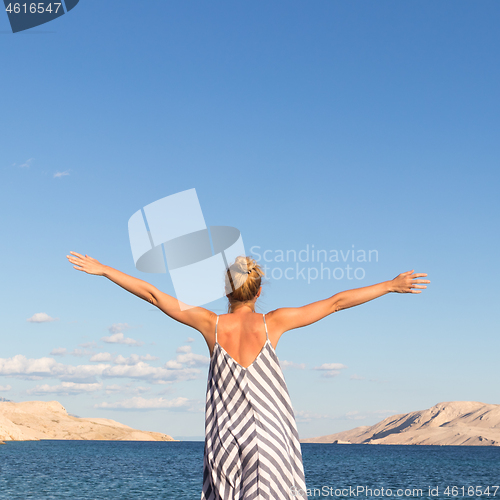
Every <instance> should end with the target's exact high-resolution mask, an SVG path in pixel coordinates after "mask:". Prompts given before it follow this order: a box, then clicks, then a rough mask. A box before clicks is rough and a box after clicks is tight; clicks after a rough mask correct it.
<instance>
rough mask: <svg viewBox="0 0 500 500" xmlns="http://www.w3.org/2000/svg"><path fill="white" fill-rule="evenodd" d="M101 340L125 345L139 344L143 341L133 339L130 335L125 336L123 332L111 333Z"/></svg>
mask: <svg viewBox="0 0 500 500" xmlns="http://www.w3.org/2000/svg"><path fill="white" fill-rule="evenodd" d="M101 340H102V341H103V342H106V343H108V344H125V345H136V346H141V345H142V344H144V342H140V341H138V340H134V339H132V338H130V337H125V336H124V335H123V333H113V334H112V335H110V336H109V337H102V338H101Z"/></svg>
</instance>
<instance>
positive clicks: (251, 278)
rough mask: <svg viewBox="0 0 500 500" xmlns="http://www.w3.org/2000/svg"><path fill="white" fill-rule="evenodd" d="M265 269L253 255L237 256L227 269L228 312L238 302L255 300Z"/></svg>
mask: <svg viewBox="0 0 500 500" xmlns="http://www.w3.org/2000/svg"><path fill="white" fill-rule="evenodd" d="M263 276H264V271H262V268H261V267H260V266H259V264H257V262H256V261H255V260H254V259H252V257H243V256H240V257H236V260H235V261H234V263H233V264H232V265H231V266H229V269H228V270H227V271H226V282H225V287H226V296H227V298H228V300H229V304H228V308H227V310H228V312H231V310H232V309H233V306H234V305H236V304H237V303H238V302H240V303H241V302H248V301H249V300H253V299H254V298H255V296H256V295H257V293H258V292H259V288H260V286H261V282H262V277H263Z"/></svg>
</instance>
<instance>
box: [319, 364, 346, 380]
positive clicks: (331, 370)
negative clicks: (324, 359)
mask: <svg viewBox="0 0 500 500" xmlns="http://www.w3.org/2000/svg"><path fill="white" fill-rule="evenodd" d="M344 368H347V366H345V365H343V364H342V363H323V364H322V365H321V366H315V367H314V369H315V370H320V371H322V372H323V373H322V374H321V376H322V377H336V376H337V375H338V374H339V373H340V370H343V369H344Z"/></svg>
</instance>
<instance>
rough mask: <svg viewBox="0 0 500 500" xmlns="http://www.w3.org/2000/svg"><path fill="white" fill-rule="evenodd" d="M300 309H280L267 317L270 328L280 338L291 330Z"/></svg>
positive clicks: (270, 312)
mask: <svg viewBox="0 0 500 500" xmlns="http://www.w3.org/2000/svg"><path fill="white" fill-rule="evenodd" d="M298 309H299V308H297V307H280V308H278V309H274V310H273V311H269V312H268V313H267V314H266V315H265V316H266V322H267V324H268V326H269V327H270V328H271V329H272V331H273V332H274V333H275V334H277V335H278V338H279V336H281V335H282V334H283V333H285V332H286V331H288V330H290V329H291V328H290V327H291V326H292V325H293V324H294V321H293V320H294V318H296V317H297V316H298V315H299V314H300V313H299V311H298Z"/></svg>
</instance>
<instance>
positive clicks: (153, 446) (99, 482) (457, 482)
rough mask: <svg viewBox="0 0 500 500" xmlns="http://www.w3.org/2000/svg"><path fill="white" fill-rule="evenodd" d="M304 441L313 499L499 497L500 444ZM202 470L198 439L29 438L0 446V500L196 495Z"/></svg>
mask: <svg viewBox="0 0 500 500" xmlns="http://www.w3.org/2000/svg"><path fill="white" fill-rule="evenodd" d="M301 446H302V454H303V460H304V469H305V473H306V483H307V487H308V489H309V498H310V499H315V498H372V499H373V498H392V497H394V498H439V499H453V498H480V497H481V498H488V499H491V500H496V499H498V500H500V488H498V489H497V490H496V494H495V489H494V488H493V487H494V486H495V485H497V486H498V485H500V447H474V446H467V447H465V446H463V447H459V446H446V447H443V446H438V447H434V446H391V445H379V446H371V445H327V444H326V445H325V444H312V443H304V444H302V445H301ZM202 473H203V442H201V441H198V442H193V441H184V442H173V443H171V442H170V443H169V442H145V443H142V442H116V441H111V442H110V441H107V442H102V441H31V442H10V443H7V444H6V445H2V446H0V499H2V500H3V499H9V500H15V499H23V500H25V499H28V498H33V499H37V500H44V499H63V498H71V499H72V500H79V499H82V500H86V499H89V500H101V499H102V500H104V499H106V500H115V499H120V500H123V499H126V500H135V499H141V500H142V499H155V500H156V499H169V500H177V499H179V500H190V499H193V500H199V499H200V495H201V480H202ZM429 486H430V487H432V488H436V487H438V488H439V489H438V492H437V493H438V495H437V496H434V495H432V496H431V495H429ZM453 486H455V487H456V489H455V490H453V489H452V488H453ZM476 486H477V487H481V488H482V490H483V491H485V489H486V487H487V486H489V487H490V489H489V495H487V494H483V495H482V496H480V495H478V494H476V493H475V490H474V492H473V490H472V489H469V490H468V489H467V488H468V487H474V488H475V487H476ZM446 487H450V488H449V489H448V490H446ZM462 487H465V490H462ZM313 488H316V490H314V491H313ZM330 488H331V489H330ZM358 488H365V490H364V491H363V490H361V489H358ZM367 488H370V489H371V490H372V491H371V492H370V491H368V492H367V491H366V489H367ZM381 488H384V490H382V489H381ZM387 488H390V489H391V492H392V495H389V492H388V491H387ZM398 488H402V490H403V491H399V492H398ZM342 489H343V491H339V490H342ZM335 490H337V491H335ZM405 490H406V491H405ZM410 490H411V491H410ZM419 490H421V491H419ZM447 491H448V495H447V494H446V492H447ZM434 493H435V491H434ZM464 493H465V494H464ZM478 493H479V490H478ZM486 493H488V492H487V491H486Z"/></svg>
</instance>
